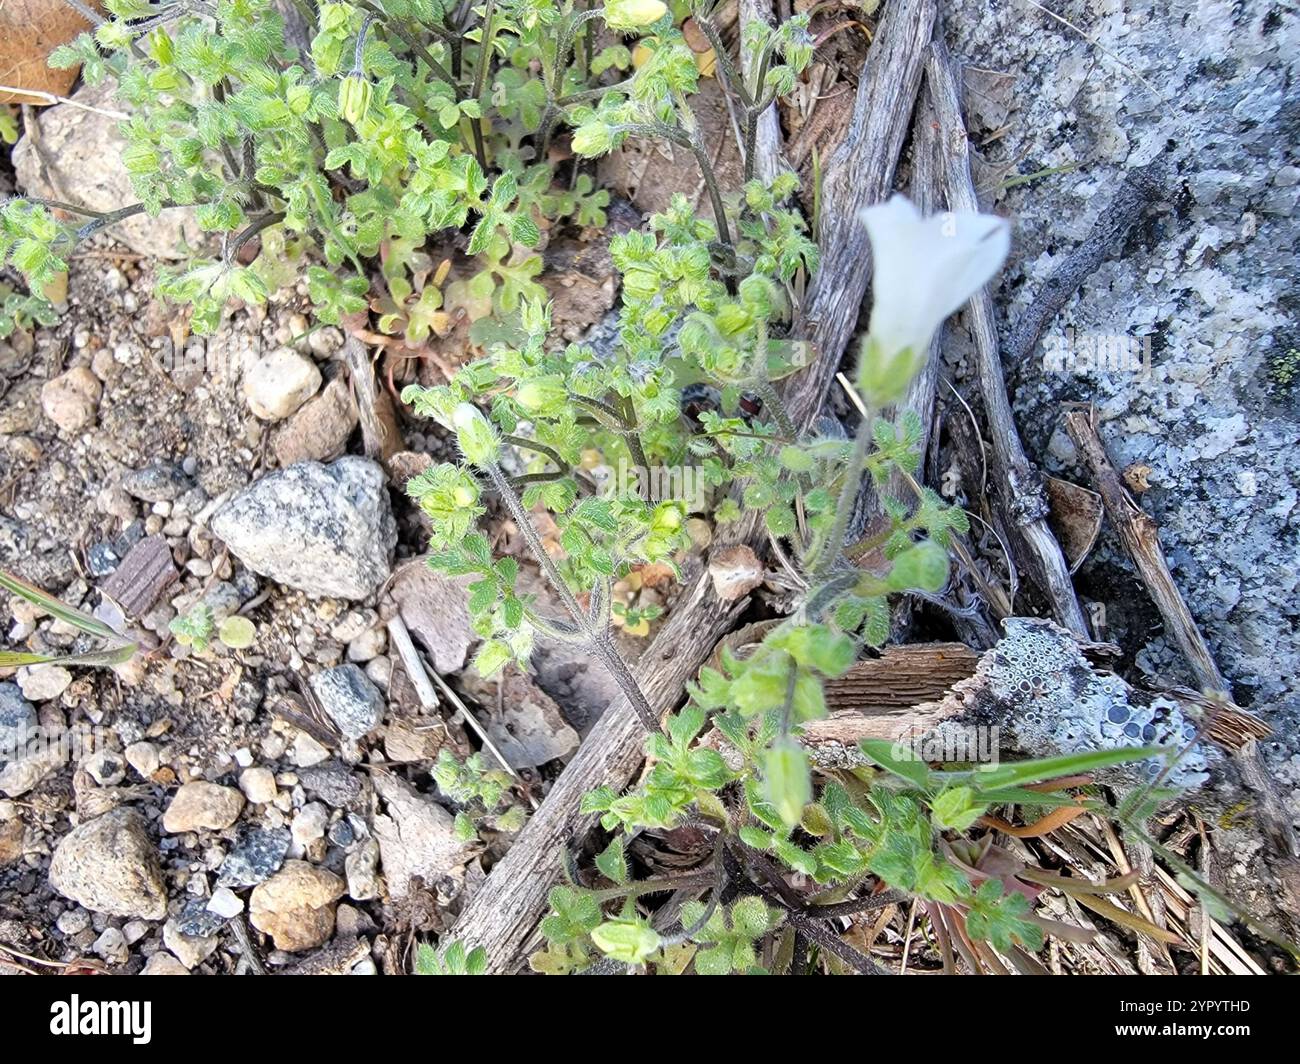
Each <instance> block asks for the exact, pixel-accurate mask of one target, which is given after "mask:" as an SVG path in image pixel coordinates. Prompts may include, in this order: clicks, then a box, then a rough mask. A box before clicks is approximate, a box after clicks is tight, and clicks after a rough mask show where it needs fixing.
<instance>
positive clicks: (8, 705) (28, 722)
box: [0, 681, 37, 761]
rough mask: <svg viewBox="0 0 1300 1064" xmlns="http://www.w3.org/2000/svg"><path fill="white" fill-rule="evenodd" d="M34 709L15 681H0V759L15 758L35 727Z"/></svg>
mask: <svg viewBox="0 0 1300 1064" xmlns="http://www.w3.org/2000/svg"><path fill="white" fill-rule="evenodd" d="M36 725H37V718H36V710H35V708H34V707H33V706H32V704H31V703H30V702H28V701H27V699H25V698H24V697H23V692H22V689H21V688H20V687H19V686H18V685H17V684H16V683H10V682H8V681H5V682H4V683H0V761H8V760H12V759H14V758H15V756H16V754H15V752H16V751H18V750H20V749H22V748H23V747H24V745H25V744H26V742H27V737H28V734H29V733H30V732H31V730H32V729H33V728H34V727H36Z"/></svg>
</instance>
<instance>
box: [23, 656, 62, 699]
mask: <svg viewBox="0 0 1300 1064" xmlns="http://www.w3.org/2000/svg"><path fill="white" fill-rule="evenodd" d="M70 683H72V673H70V672H69V671H68V670H67V669H65V668H64V667H63V666H62V665H24V666H23V667H22V668H21V669H19V670H18V686H19V687H21V688H22V691H23V695H24V696H25V697H27V698H29V699H31V700H32V701H33V702H48V701H49V700H50V699H52V698H58V697H59V695H61V694H63V692H64V691H66V690H67V689H68V685H69V684H70Z"/></svg>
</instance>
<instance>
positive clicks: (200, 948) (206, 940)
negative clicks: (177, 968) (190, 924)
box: [163, 920, 217, 971]
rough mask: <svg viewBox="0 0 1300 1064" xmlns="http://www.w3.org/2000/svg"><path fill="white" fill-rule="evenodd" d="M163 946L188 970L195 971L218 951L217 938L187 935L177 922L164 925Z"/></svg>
mask: <svg viewBox="0 0 1300 1064" xmlns="http://www.w3.org/2000/svg"><path fill="white" fill-rule="evenodd" d="M163 945H165V946H166V947H167V948H168V949H169V950H170V951H171V952H172V954H173V955H174V956H175V957H176V959H177V960H179V961H180V962H181V964H182V965H183V966H184V967H185V968H186V969H188V970H189V971H193V970H194V969H195V968H197V967H198V966H199V965H200V964H202V963H203V962H204V961H205V960H207V959H208V958H209V957H211V956H212V954H213V953H214V952H215V951H216V948H217V936H216V935H187V934H185V932H184V931H182V930H181V929H180V926H179V924H178V923H177V922H176V921H175V920H168V921H167V923H165V924H164V925H163Z"/></svg>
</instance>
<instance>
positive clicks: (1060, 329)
mask: <svg viewBox="0 0 1300 1064" xmlns="http://www.w3.org/2000/svg"><path fill="white" fill-rule="evenodd" d="M1078 10H1082V8H1079V9H1078ZM1169 15H1170V7H1169V5H1168V4H1167V3H1156V2H1155V0H1132V2H1130V3H1127V4H1125V5H1123V11H1122V12H1119V11H1118V10H1117V11H1115V12H1113V13H1111V14H1105V15H1102V14H1098V15H1097V16H1096V17H1095V18H1092V19H1090V20H1089V22H1088V27H1087V28H1088V35H1089V37H1090V38H1092V42H1091V43H1090V42H1089V41H1086V40H1082V39H1080V37H1079V35H1078V34H1077V33H1075V32H1074V30H1073V29H1071V28H1070V27H1067V26H1064V25H1060V24H1058V23H1055V22H1052V21H1051V20H1048V19H1046V18H1044V17H1039V16H1035V17H1033V18H1031V19H1026V18H1024V13H1023V9H1021V8H1019V7H1018V6H1016V5H1006V4H1003V5H988V4H986V3H982V2H979V0H957V2H956V3H954V4H953V5H951V7H950V9H949V10H947V11H945V17H944V25H945V27H946V29H947V31H948V34H949V41H950V44H951V46H952V50H953V54H954V57H955V58H956V60H957V61H958V62H962V63H967V64H971V65H973V66H975V67H979V68H981V69H985V70H990V71H998V72H1005V73H999V74H997V76H996V79H992V81H991V85H995V86H996V87H998V91H999V92H1000V93H1002V94H1003V96H1004V102H1005V105H1006V106H1007V108H1008V109H1009V114H1008V115H1007V116H1006V118H1005V121H1004V122H1000V123H999V124H1000V125H1005V128H1006V135H1005V136H1001V137H999V138H998V139H997V140H996V141H995V142H994V146H993V147H991V148H990V149H989V150H988V151H989V154H988V158H987V160H986V161H984V162H983V164H982V166H981V168H980V170H979V172H978V173H977V174H976V181H977V183H979V184H981V185H983V186H984V187H988V188H993V187H995V186H996V185H997V184H999V183H1000V181H1001V179H1002V177H1001V173H1004V172H1005V171H1004V170H1003V171H1001V172H999V170H998V169H997V168H998V167H1001V166H1004V165H1005V164H1008V163H1013V162H1019V161H1020V160H1023V162H1019V167H1018V170H1019V172H1020V173H1030V172H1032V171H1034V170H1039V169H1044V168H1052V167H1060V166H1071V167H1077V170H1075V171H1074V172H1072V173H1069V174H1064V175H1059V176H1055V177H1051V178H1048V179H1047V180H1046V181H1043V182H1029V183H1027V184H1021V185H1019V186H1017V187H1014V188H1012V189H1009V190H1008V191H1007V192H1006V194H1005V196H1004V197H1003V198H1002V199H1001V202H1000V203H999V204H998V210H999V213H1002V214H1005V215H1009V216H1011V217H1012V218H1013V219H1014V222H1015V230H1014V235H1013V238H1012V250H1011V258H1010V260H1009V262H1008V266H1007V269H1006V270H1005V271H1004V274H1003V277H1002V279H1001V285H1002V291H1001V292H1000V293H999V296H998V302H999V304H1000V306H1001V307H1002V308H1003V313H1002V315H1001V317H1002V319H1003V320H1004V321H1005V322H1008V323H1011V324H1014V323H1015V322H1017V321H1018V320H1019V319H1020V318H1021V317H1022V312H1023V310H1024V308H1025V307H1026V305H1027V304H1028V301H1029V300H1030V299H1031V298H1033V296H1034V295H1035V294H1036V293H1037V292H1038V291H1039V290H1040V289H1041V287H1042V285H1043V282H1044V280H1045V279H1046V278H1047V276H1048V275H1049V274H1050V273H1051V271H1052V270H1053V269H1054V268H1055V267H1056V266H1057V265H1058V264H1059V263H1060V261H1061V260H1062V259H1063V258H1064V256H1066V255H1067V254H1069V253H1070V252H1071V251H1072V250H1073V248H1074V247H1075V246H1076V244H1077V243H1078V242H1079V241H1080V240H1081V239H1083V237H1084V236H1085V235H1086V234H1087V232H1088V231H1089V229H1090V228H1091V226H1092V225H1093V223H1094V222H1095V221H1096V220H1097V219H1098V218H1099V217H1101V216H1103V215H1104V213H1105V212H1106V211H1107V210H1108V209H1109V205H1110V203H1111V200H1112V198H1113V197H1114V195H1115V192H1116V190H1117V189H1118V188H1119V186H1120V183H1121V181H1122V180H1123V178H1124V176H1125V170H1126V169H1127V168H1128V167H1131V166H1134V165H1138V164H1141V163H1145V162H1146V161H1148V160H1149V159H1151V158H1152V156H1153V155H1155V154H1156V153H1157V152H1158V151H1160V150H1161V149H1164V148H1165V147H1166V145H1169V149H1168V150H1169V154H1170V156H1171V158H1170V164H1171V167H1172V169H1173V170H1174V176H1173V178H1172V179H1171V181H1170V187H1169V196H1168V199H1169V200H1170V201H1171V202H1172V203H1173V204H1174V205H1175V208H1176V209H1175V210H1174V211H1163V212H1153V213H1152V214H1151V215H1150V216H1149V217H1148V218H1147V219H1146V220H1145V221H1144V222H1142V223H1139V225H1138V226H1137V227H1136V228H1135V229H1134V232H1133V233H1132V234H1131V235H1130V237H1129V239H1128V241H1127V242H1126V245H1125V246H1124V247H1123V248H1115V249H1114V257H1113V258H1112V259H1110V260H1109V261H1107V262H1105V263H1103V264H1102V266H1101V267H1100V268H1099V269H1098V270H1097V271H1096V272H1095V273H1094V274H1093V275H1092V276H1091V277H1090V278H1088V279H1087V280H1086V281H1085V282H1084V284H1083V286H1082V288H1081V290H1080V292H1079V294H1078V295H1077V296H1076V297H1075V298H1073V299H1072V300H1071V301H1070V303H1069V304H1068V305H1067V307H1066V308H1065V310H1064V311H1063V312H1062V313H1061V315H1060V316H1059V317H1058V318H1057V319H1056V321H1054V322H1053V323H1051V325H1049V327H1048V329H1047V330H1046V333H1045V337H1044V339H1045V342H1044V344H1042V345H1040V347H1039V348H1038V349H1037V350H1035V351H1033V352H1031V353H1030V356H1029V358H1028V359H1027V360H1026V361H1025V363H1023V364H1021V365H1019V366H1007V367H1006V368H1007V373H1008V377H1009V383H1010V385H1011V389H1012V397H1013V401H1014V404H1015V411H1016V415H1017V421H1018V424H1019V426H1020V429H1021V432H1022V434H1023V435H1024V437H1025V443H1026V447H1027V449H1028V451H1029V453H1030V455H1031V457H1033V458H1034V459H1035V460H1038V461H1041V462H1043V464H1044V465H1045V466H1046V467H1047V469H1048V471H1049V472H1053V473H1056V474H1057V475H1061V476H1065V477H1067V478H1071V479H1080V478H1081V477H1082V474H1081V472H1080V471H1078V470H1077V469H1075V468H1073V467H1071V466H1070V464H1069V463H1068V461H1063V460H1061V459H1060V458H1059V457H1057V456H1055V455H1053V454H1052V452H1051V450H1050V448H1049V441H1050V439H1051V436H1052V434H1053V432H1054V431H1055V427H1056V425H1057V424H1058V422H1059V418H1060V412H1061V408H1062V406H1063V405H1064V404H1067V403H1071V402H1086V403H1090V404H1092V405H1093V407H1094V409H1095V411H1096V417H1097V419H1098V423H1099V431H1100V433H1101V436H1102V439H1103V441H1104V442H1105V444H1106V446H1107V448H1108V449H1109V451H1110V456H1111V459H1112V461H1113V462H1114V463H1115V465H1116V466H1117V467H1118V468H1119V469H1121V470H1122V469H1124V468H1125V467H1126V466H1128V465H1129V464H1131V463H1134V462H1142V463H1145V464H1147V465H1149V466H1150V467H1151V473H1150V474H1149V476H1148V478H1147V479H1148V480H1149V482H1150V483H1151V485H1152V487H1151V490H1150V491H1147V492H1146V493H1145V494H1144V495H1143V496H1142V497H1141V500H1140V503H1141V505H1142V506H1143V508H1144V509H1145V510H1146V511H1147V512H1148V513H1150V514H1151V515H1152V516H1153V517H1154V518H1155V520H1156V522H1157V524H1158V525H1159V529H1160V539H1161V543H1162V545H1163V547H1164V549H1165V552H1166V554H1167V555H1168V556H1169V561H1170V565H1171V568H1172V570H1173V574H1174V579H1175V581H1176V582H1177V584H1178V586H1179V589H1180V590H1181V592H1182V593H1183V596H1184V597H1185V598H1186V600H1187V603H1188V606H1189V608H1190V610H1191V612H1192V614H1193V616H1194V618H1195V620H1196V623H1197V624H1198V626H1199V627H1200V628H1201V630H1202V632H1204V634H1205V635H1206V637H1207V639H1208V640H1209V643H1210V646H1211V649H1212V651H1213V653H1214V654H1215V657H1216V659H1217V662H1218V665H1219V667H1220V669H1222V671H1223V673H1224V675H1225V677H1226V678H1227V680H1228V681H1229V682H1230V683H1231V684H1232V685H1233V691H1234V694H1235V696H1236V699H1237V701H1238V702H1239V703H1240V704H1242V705H1244V706H1248V707H1249V708H1250V709H1252V710H1253V711H1255V712H1258V713H1260V714H1261V715H1262V716H1264V717H1265V718H1266V719H1267V720H1268V721H1269V722H1270V723H1271V724H1272V725H1273V728H1274V733H1275V736H1276V740H1275V741H1269V742H1265V743H1263V744H1261V745H1262V747H1263V749H1264V751H1265V754H1266V756H1270V757H1272V758H1273V766H1274V768H1275V770H1276V772H1277V774H1278V778H1279V780H1280V781H1281V782H1282V783H1283V784H1284V785H1285V786H1286V787H1287V788H1288V789H1289V790H1291V791H1292V794H1291V799H1292V810H1293V812H1296V813H1300V756H1298V755H1300V726H1298V724H1300V627H1297V625H1296V624H1295V602H1296V593H1297V590H1300V567H1298V566H1297V564H1296V552H1295V521H1296V514H1297V499H1300V463H1297V462H1296V460H1295V440H1296V434H1297V431H1298V427H1297V423H1298V422H1300V413H1298V412H1297V410H1298V408H1297V397H1300V383H1298V382H1300V375H1298V374H1297V373H1296V367H1297V366H1300V355H1297V354H1296V352H1297V350H1300V333H1298V332H1297V325H1296V322H1297V317H1296V307H1295V302H1294V296H1295V277H1296V276H1297V274H1300V222H1298V220H1297V219H1298V218H1300V214H1298V213H1297V211H1296V203H1297V197H1298V196H1300V185H1297V184H1296V183H1295V180H1294V176H1293V171H1294V152H1293V146H1294V144H1295V142H1296V137H1297V129H1298V127H1297V121H1298V120H1300V111H1297V107H1296V101H1295V92H1294V87H1293V83H1294V77H1295V74H1294V56H1295V48H1296V43H1295V42H1296V34H1297V23H1296V19H1295V15H1294V13H1293V12H1289V11H1287V12H1284V11H1283V9H1281V8H1279V7H1278V6H1277V5H1276V4H1273V3H1269V2H1265V0H1244V2H1242V3H1240V4H1236V5H1215V4H1196V5H1190V6H1188V7H1186V8H1185V12H1184V14H1183V15H1182V16H1180V17H1177V18H1170V17H1169ZM1136 71H1141V76H1142V78H1144V79H1145V81H1146V82H1147V83H1150V84H1152V85H1154V86H1155V87H1156V88H1157V89H1159V90H1160V91H1161V92H1162V93H1164V94H1165V96H1166V99H1165V100H1161V99H1158V98H1157V97H1156V96H1155V95H1154V94H1153V93H1152V92H1151V91H1150V89H1149V88H1148V87H1147V85H1146V84H1144V83H1143V82H1142V81H1141V80H1139V79H1138V77H1137V76H1136V75H1135V72H1136ZM968 72H969V70H968ZM988 87H989V86H974V85H973V86H972V92H971V96H972V97H973V96H974V95H975V92H974V90H975V89H976V88H978V89H979V91H980V93H981V94H982V95H987V92H986V91H985V90H986V88H988ZM998 118H999V116H996V115H995V116H992V117H990V119H989V122H998ZM971 132H972V134H973V140H974V141H975V142H976V143H979V142H980V141H982V140H984V139H986V138H988V135H989V133H990V132H991V130H990V128H989V127H988V124H987V123H986V124H982V125H977V127H976V128H973V129H972V131H971ZM976 161H977V162H978V160H976ZM949 332H950V333H952V334H955V339H954V346H955V345H957V344H960V342H961V334H962V330H961V329H960V328H957V329H950V330H949ZM1111 337H1113V338H1119V339H1125V340H1130V341H1142V340H1144V339H1145V340H1147V341H1149V342H1150V349H1149V350H1150V356H1149V367H1150V368H1149V371H1144V370H1142V369H1141V368H1139V369H1137V370H1136V371H1135V370H1133V369H1124V368H1100V369H1098V368H1094V369H1092V370H1088V371H1082V370H1076V371H1074V372H1061V371H1060V370H1056V369H1054V368H1050V367H1049V364H1048V362H1047V360H1046V358H1045V355H1046V354H1047V346H1046V342H1047V341H1056V342H1058V343H1059V342H1060V341H1061V340H1064V341H1065V342H1066V343H1073V344H1075V345H1078V346H1079V348H1080V352H1082V351H1083V350H1086V348H1083V346H1082V342H1085V341H1090V340H1095V339H1101V338H1111ZM1112 366H1113V363H1112ZM961 376H962V374H961V373H960V372H958V373H954V378H955V379H956V380H957V382H958V383H959V385H960V382H961ZM1076 583H1077V586H1078V587H1079V589H1080V591H1081V593H1082V595H1083V597H1084V598H1086V599H1087V598H1091V599H1095V600H1099V601H1102V602H1104V603H1105V605H1106V611H1107V612H1106V621H1107V626H1108V633H1107V634H1108V637H1109V638H1115V639H1117V640H1118V641H1121V642H1123V643H1125V644H1129V645H1132V646H1133V647H1135V648H1140V649H1138V650H1137V662H1138V665H1139V667H1140V668H1142V669H1143V670H1144V671H1147V672H1148V673H1150V674H1152V675H1153V676H1154V677H1155V678H1156V679H1157V680H1160V681H1166V682H1167V681H1171V680H1173V681H1179V682H1183V683H1187V684H1188V685H1189V686H1193V687H1195V686H1199V685H1197V684H1196V683H1195V682H1194V680H1193V678H1192V677H1191V676H1190V674H1188V673H1187V672H1186V671H1185V664H1184V662H1183V661H1182V658H1181V655H1180V654H1179V653H1178V650H1177V648H1176V647H1175V646H1172V645H1171V644H1170V643H1169V642H1168V641H1167V639H1166V638H1165V637H1164V636H1163V635H1160V634H1156V635H1155V637H1154V638H1153V633H1157V632H1158V627H1157V625H1155V624H1153V622H1152V619H1151V613H1150V611H1149V606H1148V604H1147V596H1146V595H1144V594H1142V593H1141V592H1140V591H1137V592H1136V593H1134V592H1133V590H1132V589H1134V588H1135V587H1136V585H1135V584H1134V583H1132V576H1131V570H1130V567H1129V564H1128V561H1127V559H1126V558H1124V557H1123V553H1122V551H1121V550H1120V549H1119V547H1118V544H1117V543H1116V542H1115V540H1114V538H1113V535H1112V534H1111V533H1109V532H1107V533H1106V534H1104V535H1103V537H1102V540H1101V542H1100V544H1099V547H1098V550H1097V551H1096V552H1095V554H1094V556H1093V558H1092V559H1090V560H1089V562H1088V563H1086V564H1085V566H1084V567H1083V568H1082V569H1081V570H1080V571H1079V574H1078V576H1077V577H1076ZM1144 643H1145V644H1146V645H1145V646H1143V644H1144Z"/></svg>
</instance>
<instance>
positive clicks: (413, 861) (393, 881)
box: [374, 772, 470, 899]
mask: <svg viewBox="0 0 1300 1064" xmlns="http://www.w3.org/2000/svg"><path fill="white" fill-rule="evenodd" d="M374 781H375V790H376V792H378V794H379V796H380V797H381V798H382V799H383V800H384V804H385V806H386V809H387V812H386V813H385V814H376V816H375V818H374V829H375V838H377V839H378V840H379V852H380V855H381V859H382V861H383V865H384V875H385V877H386V879H387V882H388V893H389V894H390V896H392V897H393V898H395V899H400V898H403V897H405V896H406V895H407V893H409V891H410V889H411V880H412V879H413V878H414V877H416V876H418V877H419V878H420V879H421V880H423V881H424V882H425V883H433V882H436V881H437V880H438V879H440V878H441V877H443V876H453V877H458V876H460V875H462V874H463V868H464V864H465V861H466V860H468V858H469V853H470V851H469V849H468V848H467V846H466V844H465V843H464V842H463V841H462V840H461V839H460V838H458V837H457V835H456V830H455V825H454V822H453V819H454V818H453V817H452V815H451V814H450V813H449V812H447V810H446V809H444V808H443V807H442V806H440V805H438V804H437V803H436V802H433V801H431V800H429V799H428V798H426V797H424V796H423V795H421V794H420V793H419V792H417V791H416V790H415V789H414V788H413V787H412V786H411V785H410V784H408V783H406V782H405V781H403V780H401V779H399V778H398V777H397V776H394V775H391V774H389V773H386V772H377V773H375V775H374Z"/></svg>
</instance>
